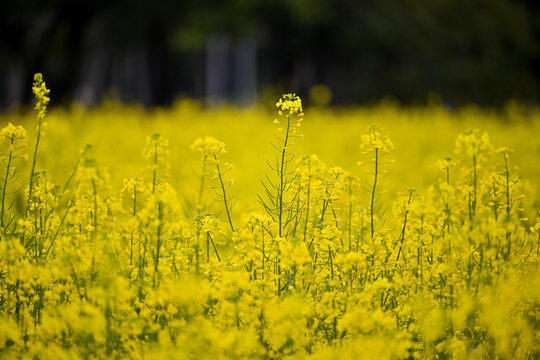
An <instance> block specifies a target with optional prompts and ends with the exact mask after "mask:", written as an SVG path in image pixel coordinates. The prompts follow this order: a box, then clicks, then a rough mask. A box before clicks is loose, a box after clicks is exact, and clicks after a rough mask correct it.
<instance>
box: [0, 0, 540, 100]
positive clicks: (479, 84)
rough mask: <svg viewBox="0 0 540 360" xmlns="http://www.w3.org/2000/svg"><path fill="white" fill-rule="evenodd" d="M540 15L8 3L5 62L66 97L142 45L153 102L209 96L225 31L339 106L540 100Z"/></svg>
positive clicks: (306, 3) (437, 6) (265, 64)
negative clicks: (88, 74)
mask: <svg viewBox="0 0 540 360" xmlns="http://www.w3.org/2000/svg"><path fill="white" fill-rule="evenodd" d="M539 19H540V5H538V4H537V2H535V1H525V0H521V1H511V0H478V1H467V0H436V1H433V0H395V1H377V0H366V1H353V0H294V1H291V0H287V1H286V0H273V1H270V0H258V1H248V0H226V1H215V0H214V1H212V0H198V1H195V0H183V1H175V0H162V1H152V2H148V1H141V0H131V1H127V0H121V1H103V0H101V1H94V0H93V1H88V0H81V1H68V0H50V1H42V0H19V1H7V2H3V5H2V11H0V65H2V67H3V68H8V66H7V65H6V64H8V65H9V64H10V63H12V62H14V61H19V62H22V63H23V64H24V66H23V71H24V73H25V74H31V73H33V72H36V71H43V72H46V73H48V76H49V78H50V82H51V85H54V88H55V89H57V95H61V96H57V99H58V98H62V96H63V97H64V98H68V99H69V98H70V96H71V95H72V94H73V92H74V91H75V89H76V88H77V81H79V78H80V76H78V75H77V74H80V73H81V71H84V69H82V67H83V65H81V64H83V63H84V57H86V56H88V54H89V53H92V52H96V51H99V50H100V49H101V48H107V49H113V50H112V53H113V54H115V52H122V51H124V50H123V49H124V48H125V47H129V46H141V48H142V49H143V50H142V51H144V52H145V54H147V58H148V64H147V71H148V73H149V77H150V79H151V83H152V86H153V88H152V97H151V102H152V103H167V102H170V101H172V100H173V99H174V97H175V96H176V95H177V94H186V95H190V96H196V97H199V96H202V95H204V91H203V90H201V87H202V85H201V83H204V69H201V67H200V63H201V62H204V61H203V60H204V48H205V43H206V39H207V38H208V37H209V36H211V35H212V34H215V33H220V34H227V36H230V38H231V39H233V41H235V40H242V39H249V40H251V41H255V43H256V44H257V53H258V58H257V62H258V78H259V88H260V89H261V90H262V89H264V88H265V87H266V86H274V85H276V84H278V86H281V88H287V89H288V90H296V91H298V92H299V93H300V94H302V95H304V94H307V93H308V92H309V89H310V88H311V87H312V86H313V85H316V84H321V83H322V84H326V85H328V86H329V87H330V89H332V92H333V94H332V95H333V96H332V99H333V101H334V102H335V103H353V102H367V101H372V100H377V99H380V98H381V97H384V96H386V95H391V96H393V97H395V98H396V99H398V100H400V101H403V102H409V103H410V102H423V101H425V100H426V99H427V98H428V96H429V95H430V94H438V95H440V96H441V97H442V99H443V100H444V101H445V102H447V103H449V104H462V103H466V102H471V101H472V102H477V103H480V104H485V105H497V104H500V103H501V102H503V101H505V100H508V99H510V98H517V99H520V100H523V101H527V102H529V103H536V99H537V97H538V95H539V93H540V86H539V83H540V46H539V43H540V41H539V38H540V20H539ZM103 66H104V70H103V71H104V72H113V71H114V69H111V68H109V67H107V66H106V64H105V65H103ZM6 71H7V70H6ZM0 73H1V71H0ZM201 74H202V75H201ZM4 75H5V74H4ZM29 76H30V75H28V78H29ZM110 76H113V74H111V75H110ZM110 76H109V77H110ZM279 90H281V89H278V90H276V91H279ZM8 91H9V89H7V90H6V89H4V91H3V92H2V93H0V100H2V99H3V98H4V99H5V98H6V96H7V94H6V93H7V92H8ZM25 96H26V98H27V100H28V99H29V98H30V96H29V94H28V95H25ZM135 100H137V99H135ZM4 102H5V101H4ZM1 103H2V101H0V104H1Z"/></svg>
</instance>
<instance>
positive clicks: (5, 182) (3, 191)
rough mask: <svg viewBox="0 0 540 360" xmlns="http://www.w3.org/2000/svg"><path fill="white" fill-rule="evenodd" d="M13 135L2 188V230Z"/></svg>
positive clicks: (0, 223) (0, 216)
mask: <svg viewBox="0 0 540 360" xmlns="http://www.w3.org/2000/svg"><path fill="white" fill-rule="evenodd" d="M14 138H15V136H14V135H12V136H11V142H10V150H9V159H8V163H7V167H6V177H5V178H4V186H3V188H2V214H1V215H0V226H1V227H2V229H3V231H4V232H5V229H4V212H5V201H6V191H7V183H8V177H9V170H10V168H11V160H12V158H13V151H11V147H12V146H13V141H14Z"/></svg>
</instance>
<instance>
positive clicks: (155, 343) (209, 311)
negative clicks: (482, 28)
mask: <svg viewBox="0 0 540 360" xmlns="http://www.w3.org/2000/svg"><path fill="white" fill-rule="evenodd" d="M34 80H35V82H34V86H33V91H34V94H35V96H36V106H35V111H34V112H33V113H30V112H25V113H11V114H4V115H1V118H0V120H1V125H2V130H1V132H0V137H1V140H2V144H1V146H2V147H1V149H0V159H1V161H0V197H1V204H0V206H1V213H0V222H1V224H0V239H1V240H0V357H1V358H43V359H76V358H84V359H88V358H109V357H110V358H131V359H152V358H155V359H167V358H171V359H194V358H195V359H199V358H201V359H220V358H227V359H228V358H230V359H237V358H268V359H276V358H300V359H304V358H305V359H308V358H313V359H417V358H419V359H435V358H437V359H488V358H500V359H537V358H539V357H540V333H539V329H540V276H539V269H538V267H539V261H540V213H539V212H538V209H540V184H539V183H538V179H540V161H539V160H540V138H538V134H540V113H539V112H538V111H537V110H534V109H532V110H531V109H529V108H523V107H521V106H520V105H519V104H515V103H510V104H509V105H508V106H506V107H505V109H504V110H499V111H497V112H495V111H492V112H490V111H487V110H480V109H477V108H475V107H469V108H462V109H457V110H448V109H445V108H443V107H441V106H427V107H421V108H408V109H404V108H401V107H399V106H398V105H395V104H392V103H388V102H387V103H382V104H380V105H377V106H374V107H370V108H357V109H341V110H340V109H332V110H328V109H322V108H315V107H314V108H307V109H305V122H304V109H303V108H302V103H301V100H300V98H299V97H297V96H295V95H293V94H287V95H284V96H283V97H282V98H280V99H279V100H278V101H277V103H276V104H275V107H273V109H272V111H268V110H267V109H261V108H249V109H237V108H232V107H226V106H223V107H220V108H219V109H215V110H203V108H202V107H201V106H199V104H198V103H197V102H195V101H192V100H183V101H179V102H178V103H176V104H175V105H174V106H172V107H171V108H155V109H152V110H145V109H143V108H140V107H137V106H135V105H123V104H119V103H114V102H106V103H104V104H102V105H101V106H100V107H97V108H94V109H90V110H87V109H84V108H82V107H80V106H77V105H73V106H72V107H71V108H69V109H66V108H64V109H61V108H58V109H53V110H52V111H50V112H48V109H47V106H48V103H49V96H50V94H49V90H48V89H47V87H46V85H45V82H44V81H43V78H42V76H41V75H40V74H37V75H36V76H35V79H34ZM218 139H219V140H218ZM87 144H89V145H87ZM90 144H91V145H90ZM233 165H234V166H233ZM340 166H341V167H340Z"/></svg>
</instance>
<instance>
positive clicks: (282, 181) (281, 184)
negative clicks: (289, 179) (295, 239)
mask: <svg viewBox="0 0 540 360" xmlns="http://www.w3.org/2000/svg"><path fill="white" fill-rule="evenodd" d="M290 128H291V116H290V115H287V131H286V133H285V140H284V141H283V150H282V151H281V164H280V170H279V177H280V179H279V189H278V201H279V213H278V222H279V232H278V233H279V236H280V237H281V236H282V233H283V191H284V190H285V179H284V177H285V154H286V152H287V143H288V142H289V131H290Z"/></svg>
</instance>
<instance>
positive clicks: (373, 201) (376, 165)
mask: <svg viewBox="0 0 540 360" xmlns="http://www.w3.org/2000/svg"><path fill="white" fill-rule="evenodd" d="M374 175H375V178H374V179H373V188H372V189H371V208H370V209H371V239H373V236H374V234H375V227H374V223H373V215H374V214H373V211H374V206H375V189H376V187H377V176H378V175H379V149H377V148H375V174H374Z"/></svg>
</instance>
